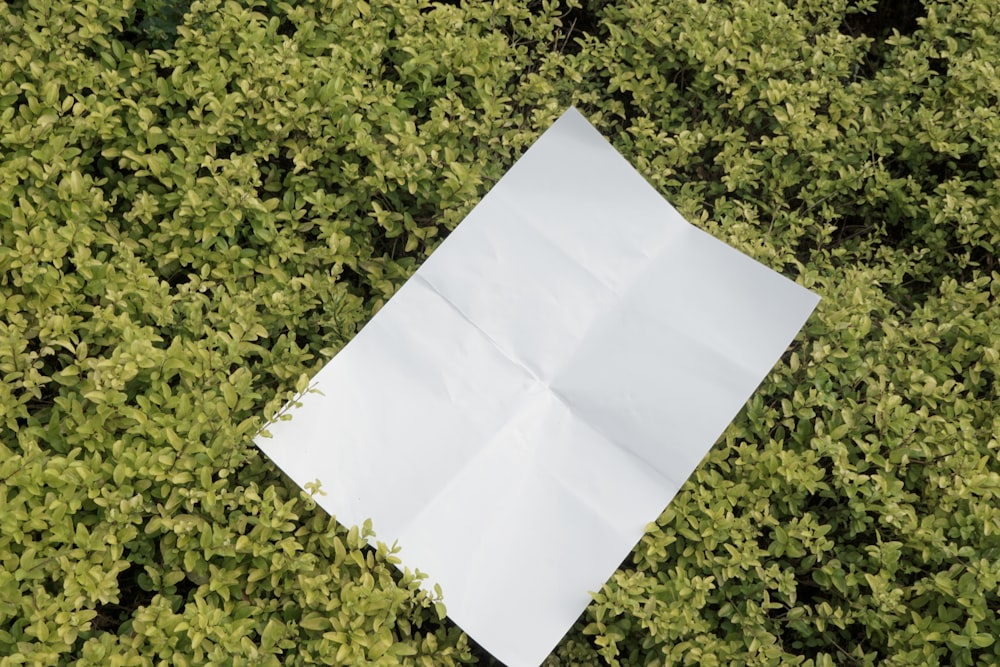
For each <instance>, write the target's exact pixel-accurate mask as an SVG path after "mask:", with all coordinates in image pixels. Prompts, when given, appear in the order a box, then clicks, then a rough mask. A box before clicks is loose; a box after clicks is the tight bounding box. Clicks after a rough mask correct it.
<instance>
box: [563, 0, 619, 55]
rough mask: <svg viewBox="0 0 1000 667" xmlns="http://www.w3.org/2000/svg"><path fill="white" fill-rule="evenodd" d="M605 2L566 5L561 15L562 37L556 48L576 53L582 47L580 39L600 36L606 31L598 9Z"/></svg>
mask: <svg viewBox="0 0 1000 667" xmlns="http://www.w3.org/2000/svg"><path fill="white" fill-rule="evenodd" d="M606 4H607V2H600V1H599V2H584V3H582V4H581V6H580V7H566V8H564V9H563V17H562V31H563V34H562V39H561V41H560V43H559V45H558V46H557V49H558V50H559V51H561V52H562V53H566V54H569V55H576V54H577V53H580V51H581V50H582V49H583V45H582V44H581V41H582V40H583V38H586V37H588V36H594V37H598V38H600V37H601V36H602V35H604V34H605V33H606V31H605V30H604V27H603V26H602V25H601V11H600V9H601V8H602V7H603V6H604V5H606Z"/></svg>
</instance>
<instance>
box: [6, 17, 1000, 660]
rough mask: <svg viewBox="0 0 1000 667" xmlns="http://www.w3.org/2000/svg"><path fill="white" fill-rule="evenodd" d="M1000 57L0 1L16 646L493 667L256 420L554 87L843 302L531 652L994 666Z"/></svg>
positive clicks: (908, 25)
mask: <svg viewBox="0 0 1000 667" xmlns="http://www.w3.org/2000/svg"><path fill="white" fill-rule="evenodd" d="M997 62H1000V12H998V11H997V8H996V6H995V3H993V2H991V0H957V1H955V2H942V1H937V0H924V1H923V2H917V1H916V0H905V1H896V2H892V1H890V0H879V1H876V0H822V1H819V0H798V1H797V2H793V1H792V0H788V1H782V0H754V1H753V2H751V1H750V0H728V1H724V2H714V3H702V2H698V1H696V0H672V1H671V2H662V3H650V2H646V1H640V0H631V1H629V0H619V1H610V0H589V1H588V2H582V1H573V0H563V1H561V2H557V1H555V0H542V1H541V2H539V1H537V0H536V1H533V2H527V3H525V2H519V1H516V0H495V1H494V2H491V3H487V2H482V3H480V2H468V3H461V4H460V3H455V2H452V3H430V2H426V1H425V0H394V1H389V0H385V1H380V2H376V1H373V2H370V3H368V2H362V1H356V2H341V1H338V0H307V1H305V2H301V3H295V4H290V3H285V2H275V1H270V2H263V1H260V0H241V1H234V0H228V1H225V2H223V1H222V0H196V1H195V2H191V3H188V2H187V1H186V0H167V1H165V2H153V1H150V0H136V1H133V0H119V2H102V1H100V0H73V1H70V0H16V1H8V2H6V3H3V2H0V225H2V226H0V268H2V272H0V374H2V378H3V382H2V383H0V560H2V561H3V567H2V569H0V656H2V657H0V665H4V666H6V665H17V664H29V665H91V664H93V665H123V666H124V665H133V664H134V665H141V664H150V663H157V664H170V665H185V664H192V665H193V664H216V663H217V664H234V665H250V664H259V665H278V664H289V665H293V664H332V665H350V664H359V665H360V664H385V665H391V664H413V665H450V664H460V663H477V662H478V663H480V664H491V663H492V659H491V658H490V657H489V656H488V655H486V654H485V653H484V652H483V651H481V650H480V649H478V648H477V647H476V646H475V645H474V644H473V643H472V642H471V641H470V640H469V639H468V638H467V637H466V636H465V635H464V634H463V633H462V632H461V631H460V630H459V629H458V628H456V627H454V626H453V625H451V624H450V623H449V621H448V620H447V619H446V618H444V617H443V611H444V608H443V606H442V602H443V603H444V604H446V603H447V598H446V597H444V598H443V599H442V598H441V596H440V593H435V594H428V593H425V592H423V591H421V590H420V588H419V585H418V584H419V577H420V575H419V574H418V573H416V572H413V571H410V570H408V569H404V570H403V571H399V570H397V568H396V567H395V564H396V563H397V562H398V561H399V558H400V557H401V555H402V554H397V553H393V552H391V551H390V550H389V549H386V548H385V547H384V546H380V547H379V548H377V549H372V548H370V547H367V546H365V537H366V536H367V535H368V534H369V532H368V531H370V529H371V527H370V526H367V527H364V526H363V527H350V528H349V527H342V526H339V525H338V524H336V522H335V521H334V520H333V519H331V518H329V517H327V516H325V515H324V514H323V513H322V512H321V511H320V510H318V509H317V508H316V506H315V504H314V503H313V502H312V501H311V500H310V498H309V497H308V495H307V494H303V493H301V492H300V491H299V490H298V489H297V488H296V487H295V485H294V484H292V483H291V482H290V481H289V480H288V479H287V478H285V477H283V476H282V475H281V474H280V473H279V472H278V471H277V470H276V469H275V467H274V466H273V465H271V464H270V463H269V462H268V461H267V460H266V459H265V458H263V457H262V456H261V455H260V454H259V453H258V451H257V450H256V449H255V448H254V446H253V444H252V442H251V438H252V437H253V435H254V434H255V433H256V432H257V431H258V430H259V429H260V428H261V427H262V426H263V425H264V424H265V423H266V421H267V420H268V419H270V418H272V417H273V416H274V415H275V414H276V413H277V411H278V410H279V409H280V407H281V406H282V405H283V404H284V402H285V401H286V400H287V399H289V398H290V397H292V396H294V395H295V393H296V392H297V391H299V390H301V389H303V388H304V387H305V386H306V384H307V382H308V378H309V377H310V375H311V374H312V373H314V372H315V371H316V370H318V368H319V367H320V366H321V365H322V364H323V362H324V361H325V360H327V359H329V358H330V356H332V355H333V354H335V353H336V352H337V350H339V349H340V348H341V347H342V346H343V345H344V344H345V342H346V341H348V340H350V338H351V337H352V336H353V334H354V333H355V332H356V331H357V330H358V329H359V327H361V326H362V325H363V324H364V322H366V321H367V319H368V318H369V317H370V316H371V314H372V313H373V312H374V311H375V310H377V309H378V308H379V306H380V305H381V304H383V303H384V302H385V300H386V299H387V298H389V297H390V296H391V295H392V294H393V292H394V291H395V290H396V289H397V288H398V287H399V286H400V285H401V284H402V282H403V281H405V279H406V278H407V277H408V276H409V275H410V274H411V273H412V272H413V270H414V269H415V268H416V267H417V266H418V265H419V264H420V262H421V260H422V259H423V258H425V257H426V256H427V255H428V254H429V253H430V252H432V251H433V249H434V247H435V246H436V244H437V243H438V242H439V241H440V239H441V238H442V237H444V236H445V235H446V234H447V233H448V231H449V230H450V229H452V228H454V226H455V225H456V224H457V223H458V222H459V221H460V220H461V219H462V217H463V216H464V214H465V213H466V212H467V211H468V210H469V209H470V208H471V207H472V206H473V205H474V204H475V203H476V201H478V199H479V198H480V197H481V196H482V194H484V193H485V192H486V191H487V190H488V188H489V186H490V185H491V184H492V183H494V182H495V181H496V180H497V179H498V178H499V177H500V175H501V174H502V173H503V172H504V171H505V169H507V168H508V167H509V166H510V165H511V164H512V163H513V162H514V161H515V160H516V159H517V157H518V156H519V155H520V154H521V153H522V152H523V150H524V149H525V148H526V147H527V146H528V145H530V143H531V142H532V141H533V140H534V139H535V138H536V137H537V136H538V135H539V134H540V133H541V132H542V131H543V130H544V129H545V128H546V127H547V126H548V125H549V124H550V123H551V122H552V121H553V120H554V119H555V118H556V117H557V116H558V115H559V113H560V112H561V111H562V110H563V109H564V108H565V107H566V106H568V105H569V104H575V105H577V106H578V107H579V108H580V109H581V110H582V111H583V112H584V113H585V114H587V115H588V117H590V118H591V119H592V121H593V122H594V123H595V124H596V125H597V127H598V128H599V129H600V130H601V131H602V132H603V133H604V134H605V135H606V136H608V137H610V139H611V140H612V142H613V143H614V145H615V146H616V147H617V148H618V149H619V150H620V151H621V152H622V153H623V154H624V155H625V156H626V157H627V158H628V159H629V160H630V161H631V162H632V163H633V164H635V165H636V167H637V168H638V169H639V171H640V172H641V173H642V174H643V175H644V176H646V177H647V178H648V179H649V181H650V182H651V183H652V184H653V185H654V186H655V187H656V188H658V189H659V190H660V191H661V192H662V193H663V194H664V195H665V196H666V197H668V198H669V199H670V200H671V201H672V202H673V203H674V204H675V205H676V206H678V208H679V209H680V210H681V211H682V212H683V213H684V214H685V215H686V216H687V217H688V218H689V219H690V220H691V221H692V222H693V223H694V224H696V225H698V226H700V227H702V228H703V229H706V230H707V231H709V232H711V233H712V234H713V235H715V236H716V237H718V238H721V239H723V240H725V241H726V242H728V243H730V244H731V245H733V246H735V247H737V248H739V249H741V250H742V251H744V252H746V253H747V254H749V255H751V256H753V257H755V258H756V259H758V260H760V261H761V262H763V263H765V264H767V265H768V266H771V267H772V268H774V269H776V270H778V271H781V272H782V273H784V274H785V275H788V276H790V277H792V278H794V279H795V280H797V281H798V282H799V283H801V284H803V285H805V286H807V287H809V288H811V289H813V290H815V291H817V292H818V293H820V294H821V295H822V296H823V297H824V298H823V301H822V302H821V305H820V307H819V309H818V310H817V312H816V313H815V314H814V315H813V317H812V318H811V319H810V321H809V323H808V324H807V326H806V328H805V330H804V331H803V333H802V334H801V335H800V337H799V338H798V340H797V342H796V343H794V344H793V345H792V347H791V348H790V349H789V351H788V352H787V354H786V355H785V357H784V358H783V359H782V361H781V362H780V363H779V364H778V365H777V367H776V369H775V370H774V372H773V373H772V374H771V375H770V376H769V377H768V379H767V380H766V381H765V383H764V384H763V385H762V387H761V388H760V390H759V391H758V392H757V393H756V394H755V395H754V397H753V399H752V400H751V401H750V402H749V403H748V405H747V406H746V408H745V409H744V410H743V411H742V412H741V413H740V414H739V416H738V417H737V418H736V420H735V421H734V422H733V424H732V426H731V427H730V428H729V429H728V430H727V432H726V433H725V435H724V437H723V438H722V439H721V441H720V442H719V443H718V444H717V445H716V447H715V448H714V449H713V450H712V452H711V453H710V454H709V456H708V457H707V458H706V460H705V461H704V463H703V465H702V466H701V467H700V468H699V469H698V471H697V472H696V473H695V475H694V476H693V477H692V478H691V480H690V481H689V483H688V484H687V485H686V486H685V487H684V489H683V490H682V492H681V493H680V494H679V495H678V496H677V498H676V500H675V501H674V502H673V504H672V505H671V506H670V508H669V509H667V510H666V511H665V512H664V513H663V514H662V516H660V517H659V519H658V520H657V521H656V522H655V524H652V525H650V527H649V531H648V532H647V534H646V536H645V537H644V538H643V539H642V541H641V542H640V543H639V544H638V546H637V547H636V549H635V550H634V552H633V553H632V555H631V556H630V557H629V558H628V559H627V560H626V561H625V562H624V563H623V564H622V566H621V568H620V569H619V570H618V571H617V572H616V573H615V574H614V575H613V576H612V577H611V579H610V580H609V581H608V582H607V584H606V585H605V586H604V587H603V588H602V589H601V590H600V591H597V592H595V596H594V601H593V603H592V604H591V605H590V607H589V608H588V609H587V611H586V613H585V614H583V616H582V617H581V618H580V620H579V622H578V623H577V625H576V626H575V627H574V628H573V630H572V631H571V632H570V633H569V634H568V635H567V636H566V638H565V639H564V640H563V642H562V643H561V644H560V645H559V646H558V648H557V649H556V650H555V651H554V652H553V654H552V655H551V656H550V658H549V659H548V662H547V664H549V665H602V664H611V665H644V666H645V665H649V666H652V665H666V664H696V665H729V664H747V665H778V664H780V665H803V666H805V665H817V666H818V665H833V664H838V665H839V664H845V665H869V664H879V665H916V664H927V665H937V664H955V665H994V664H997V663H998V662H1000V647H998V645H997V643H996V640H995V638H996V637H997V636H998V635H1000V620H998V617H997V610H998V609H1000V502H998V501H1000V497H998V496H1000V463H998V455H1000V451H998V450H1000V444H998V437H997V433H998V432H1000V425H998V415H1000V401H998V398H997V396H998V392H997V383H998V379H997V377H998V371H1000V310H998V305H997V303H998V299H997V297H998V292H1000V273H998V270H1000V267H998V265H997V260H996V252H997V246H998V243H1000V222H998V221H1000V215H998V204H1000V191H998V179H997V170H998V165H1000V116H998V104H1000V100H998V94H1000V93H998V91H1000V75H998V72H997V69H996V65H995V63H997ZM609 224H613V221H609ZM732 326H733V327H739V326H740V323H739V322H733V323H732ZM387 409H390V408H389V406H387ZM524 614H525V622H526V623H530V622H531V615H532V610H531V609H525V610H524Z"/></svg>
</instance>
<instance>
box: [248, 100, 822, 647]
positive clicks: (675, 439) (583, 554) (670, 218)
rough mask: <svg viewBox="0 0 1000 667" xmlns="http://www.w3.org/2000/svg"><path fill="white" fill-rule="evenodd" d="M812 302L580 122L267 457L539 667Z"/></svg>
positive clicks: (545, 149) (440, 264)
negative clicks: (668, 196)
mask: <svg viewBox="0 0 1000 667" xmlns="http://www.w3.org/2000/svg"><path fill="white" fill-rule="evenodd" d="M817 301H818V297H817V296H816V295H814V294H813V293H811V292H809V291H808V290H806V289H804V288H802V287H799V286H798V285H796V284H795V283H793V282H791V281H789V280H787V279H786V278H784V277H782V276H780V275H779V274H777V273H775V272H773V271H771V270H770V269H767V268H766V267H764V266H762V265H761V264H758V263H757V262H755V261H753V260H751V259H749V258H748V257H746V256H745V255H742V254H741V253H739V252H737V251H736V250H734V249H732V248H730V247H729V246H727V245H725V244H724V243H722V242H720V241H717V240H716V239H714V238H712V237H711V236H709V235H708V234H706V233H704V232H702V231H700V230H698V229H697V228H695V227H693V226H691V225H690V224H688V223H687V222H685V221H684V220H683V219H682V218H681V216H680V215H679V214H678V213H677V211H676V210H675V209H674V208H673V207H672V206H671V205H670V204H668V203H667V202H666V201H664V199H663V198H662V197H661V196H660V195H659V194H658V193H657V192H656V191H655V190H654V189H653V188H652V187H651V186H650V185H649V184H648V183H646V181H645V180H643V178H642V177H641V176H640V175H639V174H638V173H637V172H636V171H635V170H634V169H632V167H631V166H630V165H629V164H628V163H627V162H626V161H625V159H624V158H622V157H621V156H620V155H619V154H618V153H617V152H616V151H615V150H614V149H613V148H612V147H611V145H610V144H608V143H607V141H605V139H604V138H603V137H602V136H601V135H600V134H599V133H598V132H597V131H596V130H595V129H594V128H593V127H592V126H591V125H590V124H589V123H588V122H587V121H586V120H585V119H584V118H583V116H581V115H580V113H578V112H577V111H576V110H575V109H570V110H569V111H567V112H566V113H565V114H564V115H563V116H562V117H561V118H560V119H559V120H558V121H557V122H556V123H555V124H554V125H553V126H552V127H551V128H550V129H549V130H548V131H547V132H545V133H544V134H543V135H542V137H541V138H540V139H539V140H538V141H537V143H535V145H534V146H532V147H531V148H530V149H529V150H528V151H527V152H526V153H525V155H524V156H523V157H522V158H521V159H520V160H519V161H518V162H517V163H516V164H515V165H514V166H513V167H512V168H511V169H510V171H509V172H508V173H507V174H506V175H505V176H504V177H503V178H502V179H501V180H500V181H499V182H498V183H497V185H496V186H495V187H494V188H493V189H492V190H491V191H490V192H489V194H487V195H486V196H485V197H484V198H483V200H482V201H481V202H480V203H479V205H478V206H476V208H475V209H473V211H472V212H471V213H470V214H469V215H468V217H467V218H466V219H465V220H464V221H463V222H462V223H461V224H460V225H459V226H458V228H457V229H456V230H455V231H454V232H453V233H452V234H451V235H450V236H449V237H448V239H446V240H445V241H444V242H443V243H442V244H441V246H440V247H439V248H438V250H437V251H436V252H435V253H434V254H433V256H432V257H430V258H429V259H428V260H427V261H426V262H425V263H424V265H423V266H422V267H421V268H420V269H419V270H418V271H417V272H416V274H415V275H414V276H413V278H412V279H410V280H409V281H408V282H407V283H406V284H405V285H404V286H403V287H402V288H401V289H400V290H399V292H398V293H397V294H396V295H395V296H394V297H393V298H392V299H391V300H390V301H389V302H388V303H387V304H386V305H385V306H384V307H383V308H382V310H381V311H380V312H379V313H378V314H377V315H376V316H375V317H374V318H372V320H371V322H370V323H369V324H368V325H367V326H366V327H365V328H364V329H363V330H362V331H361V332H360V333H359V334H358V335H357V336H356V337H355V338H354V340H352V341H351V342H350V343H349V344H348V345H347V346H346V347H345V348H344V349H343V350H342V351H341V352H340V354H338V355H337V356H336V357H335V358H334V359H333V360H332V361H330V363H328V364H327V365H326V366H325V367H324V368H323V369H322V370H321V371H320V372H319V373H318V374H317V375H316V377H315V379H314V384H315V387H316V388H317V389H318V390H319V392H321V393H310V394H307V395H305V396H304V397H303V398H302V399H301V403H302V406H301V408H298V409H294V410H292V412H291V414H292V419H291V420H290V421H282V422H278V423H275V424H272V425H270V426H269V427H268V429H269V430H270V432H271V434H272V435H273V437H272V438H270V439H267V438H259V439H258V441H257V444H258V446H259V447H260V448H261V449H262V450H263V451H264V452H265V453H266V454H267V455H268V456H269V457H270V458H271V459H272V460H273V461H274V462H275V463H276V464H277V465H278V466H280V467H281V468H282V469H283V470H284V471H285V472H286V473H287V474H288V475H289V476H290V477H291V478H292V479H294V480H295V481H296V482H297V483H298V484H299V485H305V484H307V483H309V482H312V481H314V480H317V479H318V480H319V481H320V482H321V484H322V490H323V491H324V492H325V494H326V495H321V496H318V497H317V498H316V500H317V502H318V503H319V504H320V505H321V506H322V507H323V508H324V509H325V510H327V511H328V512H329V513H331V514H333V515H335V516H336V517H337V519H338V520H339V521H340V522H341V523H344V524H347V525H353V524H361V523H362V522H363V521H364V520H365V519H367V518H371V519H372V521H373V527H374V529H375V532H376V536H377V539H378V540H379V541H382V542H386V543H389V544H391V543H392V542H395V541H398V544H399V545H400V546H401V547H402V552H401V554H400V556H401V558H402V560H403V563H405V565H406V566H408V567H410V568H411V569H413V568H419V569H420V570H422V571H423V572H427V573H429V585H431V584H433V583H440V585H441V587H442V589H443V592H444V602H445V604H446V605H447V608H448V613H449V615H450V616H451V618H452V620H454V621H455V622H456V623H457V624H458V625H460V626H461V627H462V628H463V629H464V630H465V631H466V632H467V633H468V634H469V635H470V636H471V637H472V638H473V639H475V640H476V641H477V642H478V643H479V644H480V645H482V646H483V647H484V648H485V649H487V650H488V651H490V652H491V653H492V654H493V655H495V656H496V657H497V658H499V659H500V660H501V661H503V662H505V663H506V664H507V665H510V666H512V667H520V666H522V665H538V664H539V663H541V662H542V661H543V660H544V658H545V657H546V655H548V653H549V652H550V651H551V650H552V649H553V647H554V646H555V645H556V644H557V643H558V641H559V640H560V639H561V638H562V636H563V635H564V634H565V632H566V631H567V630H568V629H569V627H570V626H571V625H572V624H573V622H574V621H575V620H576V618H577V617H578V616H579V615H580V613H581V612H582V611H583V610H584V609H585V607H586V606H587V604H588V602H589V601H590V595H589V591H596V590H598V589H600V587H601V586H602V584H603V583H604V582H605V581H606V580H607V578H608V577H609V576H610V575H611V574H612V573H613V572H614V570H615V569H616V568H617V567H618V566H619V564H620V563H621V562H622V560H623V559H625V558H626V557H627V556H628V553H629V552H630V550H631V549H632V548H633V546H634V545H635V543H636V542H637V541H638V540H639V538H640V537H641V536H642V534H643V531H644V528H645V526H646V525H647V524H648V523H649V522H650V521H653V520H655V519H656V517H657V516H659V514H660V513H661V512H662V510H663V509H664V508H665V507H666V505H667V504H668V503H669V502H670V501H671V499H672V498H673V497H674V495H675V494H676V492H677V490H678V488H679V487H680V486H681V484H683V483H684V481H685V480H686V479H687V477H688V476H689V475H690V474H691V473H692V472H693V471H694V469H695V467H696V466H697V465H698V463H699V462H700V461H701V459H702V458H703V457H704V456H705V454H706V453H707V452H708V450H709V448H710V447H711V446H712V444H713V443H714V442H715V440H716V439H717V438H718V437H719V436H720V435H721V433H722V432H723V430H724V429H725V428H726V426H727V424H728V423H729V421H730V420H731V419H732V418H733V416H734V415H735V414H736V413H737V411H738V410H739V409H740V407H741V406H742V405H743V403H744V402H745V401H746V400H747V398H749V396H750V394H751V393H752V392H753V390H754V389H755V388H756V387H757V385H758V384H759V383H760V381H761V380H762V379H763V378H764V376H765V375H766V374H767V373H768V371H769V370H770V369H771V367H772V366H773V364H774V363H775V362H776V361H777V360H778V359H779V357H780V356H781V354H782V352H783V351H784V350H785V348H786V346H787V345H788V344H789V342H790V341H791V340H792V338H793V337H794V336H795V334H796V332H797V331H798V330H799V328H800V327H801V326H802V324H803V323H804V322H805V320H806V318H807V317H808V316H809V313H810V312H811V311H812V310H813V308H814V307H815V305H816V303H817Z"/></svg>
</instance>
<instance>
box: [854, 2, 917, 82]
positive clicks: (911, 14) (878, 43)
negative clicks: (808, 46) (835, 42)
mask: <svg viewBox="0 0 1000 667" xmlns="http://www.w3.org/2000/svg"><path fill="white" fill-rule="evenodd" d="M925 16H927V9H926V8H925V7H924V5H923V3H922V2H921V0H879V1H878V2H877V3H876V5H875V10H874V11H872V12H870V13H860V12H858V13H853V14H848V15H847V16H845V17H844V20H843V22H841V24H840V32H841V33H843V34H845V35H849V36H850V37H868V38H871V40H872V43H871V46H870V47H869V49H868V53H867V54H866V56H865V63H864V65H863V66H862V68H861V70H860V71H859V72H858V74H859V76H862V77H864V78H869V79H870V78H872V77H873V76H875V73H876V72H878V71H879V70H880V69H881V68H882V65H883V64H884V62H885V53H886V50H887V47H886V44H885V40H886V39H887V38H889V37H891V36H892V34H893V31H895V32H898V33H899V34H901V35H912V34H913V33H914V32H916V31H917V29H918V28H919V27H920V24H919V22H918V19H921V18H923V17H925Z"/></svg>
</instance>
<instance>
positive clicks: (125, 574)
mask: <svg viewBox="0 0 1000 667" xmlns="http://www.w3.org/2000/svg"><path fill="white" fill-rule="evenodd" d="M126 559H127V560H128V561H129V562H130V563H131V565H130V566H129V567H128V568H126V569H125V570H122V571H121V572H119V573H118V599H119V601H118V602H106V603H100V604H97V605H96V606H95V607H94V611H95V612H97V616H95V617H94V620H93V621H92V623H93V627H94V629H96V630H102V631H105V632H111V633H113V634H117V632H118V630H119V628H120V627H121V626H122V624H124V623H125V622H126V621H128V620H129V619H130V618H132V615H133V614H134V613H135V612H136V610H138V609H140V608H141V607H145V606H146V605H148V604H149V603H150V602H152V601H153V598H154V597H155V596H156V591H147V590H145V589H143V587H142V586H141V585H140V583H139V577H140V575H141V574H142V568H141V567H140V566H139V565H138V564H137V563H136V562H135V561H133V559H132V557H131V556H127V557H126Z"/></svg>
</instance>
